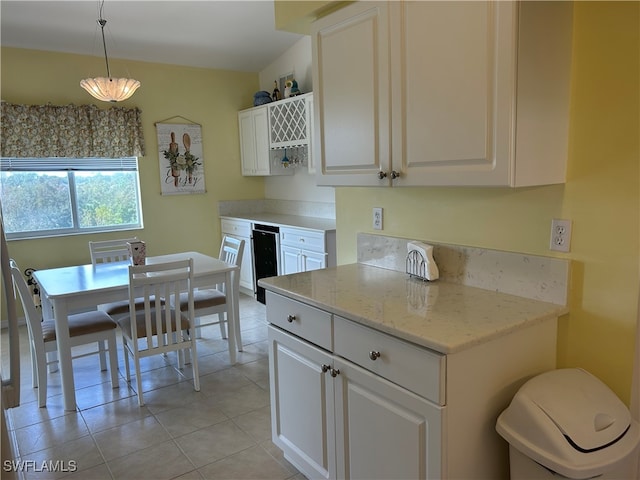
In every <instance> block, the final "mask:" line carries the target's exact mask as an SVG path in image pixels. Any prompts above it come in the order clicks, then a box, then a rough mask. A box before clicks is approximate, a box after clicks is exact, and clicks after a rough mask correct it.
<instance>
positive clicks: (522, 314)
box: [258, 264, 568, 354]
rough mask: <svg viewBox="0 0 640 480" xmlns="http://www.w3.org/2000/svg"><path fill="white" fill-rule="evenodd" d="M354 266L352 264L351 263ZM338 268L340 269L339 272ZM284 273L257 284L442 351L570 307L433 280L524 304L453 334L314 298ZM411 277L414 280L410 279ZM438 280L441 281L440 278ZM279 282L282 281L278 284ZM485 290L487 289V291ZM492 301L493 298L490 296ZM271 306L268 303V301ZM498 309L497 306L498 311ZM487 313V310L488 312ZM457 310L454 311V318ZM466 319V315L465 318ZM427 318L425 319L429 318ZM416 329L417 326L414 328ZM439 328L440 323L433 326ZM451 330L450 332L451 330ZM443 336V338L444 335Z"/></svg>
mask: <svg viewBox="0 0 640 480" xmlns="http://www.w3.org/2000/svg"><path fill="white" fill-rule="evenodd" d="M348 267H351V268H353V266H348ZM341 268H344V267H340V266H338V267H334V268H333V269H325V270H324V271H315V275H316V276H317V275H323V274H322V273H321V272H328V270H333V271H334V272H333V275H336V274H337V275H339V272H340V269H341ZM359 268H365V269H367V268H368V269H375V270H377V271H384V272H388V276H389V279H390V281H394V280H396V281H397V280H399V279H402V278H403V277H405V276H404V274H401V273H399V272H392V271H389V270H385V269H380V268H379V267H372V266H365V265H360V264H359ZM336 272H337V273H336ZM310 273H314V272H305V273H301V274H293V275H287V276H286V277H296V276H303V275H308V274H310ZM382 275H387V273H383V274H382ZM283 279H284V277H283V276H281V277H271V278H266V279H261V280H259V282H258V284H259V285H260V286H262V287H264V288H265V289H266V290H268V291H271V292H273V293H276V294H280V295H283V296H285V297H288V298H290V299H292V300H296V301H299V302H302V303H305V304H307V305H311V306H313V307H316V308H318V309H320V310H324V311H327V312H329V313H332V314H334V315H339V316H341V317H344V318H346V319H348V320H351V321H354V322H356V323H359V324H361V325H365V326H368V327H370V328H373V329H375V330H377V331H379V332H383V333H387V334H389V335H392V336H394V337H396V338H398V339H401V340H406V341H408V342H411V343H414V344H416V345H419V346H422V347H426V348H429V349H431V350H434V351H436V352H439V353H442V354H452V353H456V352H460V351H462V350H465V349H468V348H471V347H473V346H475V345H480V344H482V343H485V342H488V341H490V340H492V339H495V338H499V337H502V336H504V335H507V334H509V333H512V332H515V331H518V330H521V329H523V328H527V327H530V326H533V325H537V324H539V323H543V322H546V321H550V320H554V319H556V318H558V317H559V316H561V315H564V314H567V313H568V308H567V307H566V306H564V305H557V304H553V303H548V302H542V301H538V300H532V299H528V298H524V297H518V296H515V295H509V294H500V293H497V292H495V291H492V290H484V291H483V290H482V289H480V288H478V287H468V286H463V285H457V284H456V285H454V284H450V283H445V282H442V283H439V284H438V283H437V282H434V283H433V284H434V285H436V284H438V285H440V286H441V288H445V289H450V288H455V289H456V290H457V291H459V292H462V294H463V295H464V294H465V292H468V293H470V294H473V295H474V296H475V297H478V296H480V298H483V297H484V296H486V297H487V298H489V299H491V298H493V296H499V298H500V299H506V300H507V301H510V302H513V303H514V304H516V305H517V304H522V305H523V306H524V307H523V308H521V309H520V310H518V313H515V314H513V318H511V317H510V320H509V321H503V322H501V323H500V324H499V325H498V326H497V327H496V326H495V325H494V326H492V325H491V324H490V322H487V327H486V329H484V327H481V328H480V329H478V328H475V325H474V331H472V332H469V333H467V332H462V333H456V334H454V335H450V334H448V335H444V336H441V335H439V334H438V333H435V334H431V333H429V331H428V328H426V327H421V329H422V330H423V331H421V332H412V331H409V330H407V329H402V328H396V327H394V326H393V325H389V324H386V323H385V320H386V317H385V318H383V319H382V321H378V320H375V319H372V318H370V317H369V316H365V315H363V314H362V313H359V312H358V310H359V309H358V308H349V309H346V308H341V307H340V306H339V305H337V304H336V303H334V302H331V301H320V300H318V299H317V298H314V297H313V296H312V295H306V294H302V293H300V292H298V291H296V290H295V289H290V288H287V287H286V286H283V284H284V283H286V282H285V281H283ZM409 281H411V280H409ZM416 281H417V282H420V281H419V280H416ZM438 282H439V281H438ZM278 283H280V284H278ZM485 292H486V293H485ZM490 301H491V300H490ZM267 307H268V304H267ZM495 308H496V309H500V308H501V307H500V305H496V307H495ZM497 311H498V310H496V312H497ZM485 313H486V312H485ZM455 316H456V315H455V314H452V318H455ZM414 320H415V319H414ZM465 320H466V319H465ZM427 321H428V320H425V322H427ZM482 322H483V320H482V319H478V323H482ZM414 330H415V329H414ZM434 330H436V332H437V327H436V328H435V329H434ZM449 333H450V332H449ZM441 337H442V338H441Z"/></svg>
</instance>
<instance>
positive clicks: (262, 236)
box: [251, 223, 280, 303]
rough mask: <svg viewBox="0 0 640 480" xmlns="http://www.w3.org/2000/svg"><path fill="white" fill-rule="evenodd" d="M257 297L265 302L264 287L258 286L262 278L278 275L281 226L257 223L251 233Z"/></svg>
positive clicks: (261, 301)
mask: <svg viewBox="0 0 640 480" xmlns="http://www.w3.org/2000/svg"><path fill="white" fill-rule="evenodd" d="M251 241H252V243H253V266H254V278H255V282H256V285H255V287H256V288H255V291H256V299H257V300H258V301H259V302H260V303H265V293H264V288H262V287H259V286H258V280H260V279H261V278H267V277H275V276H276V275H278V258H279V257H280V227H276V226H273V225H261V224H259V223H255V224H254V225H253V232H252V235H251Z"/></svg>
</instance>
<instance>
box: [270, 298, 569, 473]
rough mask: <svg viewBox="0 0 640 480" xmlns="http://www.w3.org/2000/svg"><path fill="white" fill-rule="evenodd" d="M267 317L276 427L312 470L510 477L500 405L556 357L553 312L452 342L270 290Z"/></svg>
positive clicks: (285, 445)
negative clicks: (394, 331) (435, 341)
mask: <svg viewBox="0 0 640 480" xmlns="http://www.w3.org/2000/svg"><path fill="white" fill-rule="evenodd" d="M267 319H268V320H269V322H270V324H271V325H270V326H269V329H268V330H269V375H270V394H271V424H272V439H273V442H274V443H275V444H276V445H277V446H278V447H279V448H280V449H282V451H283V452H284V455H285V458H287V459H288V460H289V461H290V462H291V463H292V464H293V465H295V466H296V467H297V468H298V469H299V470H300V471H301V472H302V473H303V474H304V475H305V476H307V477H308V478H312V479H315V478H326V479H367V480H370V479H390V478H393V479H399V478H410V479H436V478H452V479H458V478H460V479H469V478H473V479H478V478H486V479H492V480H494V479H500V478H505V479H506V478H508V477H509V462H508V445H507V444H506V442H504V441H503V440H502V439H501V438H500V437H499V436H498V434H497V433H496V431H495V422H496V420H497V417H498V415H499V414H500V413H501V412H502V410H504V409H505V408H506V407H507V406H508V405H509V402H510V400H511V398H512V397H513V395H514V394H515V393H516V392H517V390H518V388H519V387H520V386H521V385H522V384H523V383H524V382H525V381H526V380H528V379H529V378H531V377H532V376H534V375H537V374H539V373H541V372H544V371H547V370H551V369H553V368H555V358H556V354H555V348H556V347H555V344H556V324H557V319H556V318H555V317H554V318H549V319H547V320H541V321H538V322H535V323H533V324H531V325H528V326H526V327H523V328H519V329H516V330H514V331H512V332H509V333H507V334H504V335H501V336H498V337H493V338H491V339H490V340H487V341H485V342H481V343H478V344H474V345H472V346H470V347H469V348H466V349H463V350H461V351H456V352H454V353H448V354H443V353H439V352H436V351H434V350H431V349H429V348H425V347H423V346H420V345H416V344H414V343H411V342H407V341H405V340H402V339H399V338H397V337H395V336H393V335H390V334H388V333H382V332H379V331H377V330H375V329H373V328H370V327H368V326H364V325H361V324H359V323H356V322H352V321H350V320H348V319H346V318H342V317H339V316H337V315H333V314H331V313H329V312H327V311H324V310H320V309H317V308H315V307H312V306H310V305H307V304H304V303H300V302H297V301H294V300H291V299H289V298H287V297H285V296H282V295H277V294H274V293H272V292H267ZM318 345H322V346H318ZM365 346H366V347H365ZM365 350H366V351H365Z"/></svg>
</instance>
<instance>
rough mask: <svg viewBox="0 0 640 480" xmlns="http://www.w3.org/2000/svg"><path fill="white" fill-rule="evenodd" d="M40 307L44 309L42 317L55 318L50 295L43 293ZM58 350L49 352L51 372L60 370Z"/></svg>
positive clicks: (48, 359) (48, 358)
mask: <svg viewBox="0 0 640 480" xmlns="http://www.w3.org/2000/svg"><path fill="white" fill-rule="evenodd" d="M40 308H41V309H42V318H43V319H44V320H53V319H54V316H53V305H51V302H50V301H49V297H47V296H46V295H42V298H41V304H40ZM57 360H58V352H49V353H47V362H51V363H49V373H55V372H57V371H58V361H57Z"/></svg>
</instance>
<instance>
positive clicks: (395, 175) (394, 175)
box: [391, 170, 400, 180]
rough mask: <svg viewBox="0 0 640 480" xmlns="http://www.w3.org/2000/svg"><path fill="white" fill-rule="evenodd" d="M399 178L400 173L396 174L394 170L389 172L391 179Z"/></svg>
mask: <svg viewBox="0 0 640 480" xmlns="http://www.w3.org/2000/svg"><path fill="white" fill-rule="evenodd" d="M399 176H400V172H396V171H395V170H391V179H392V180H393V179H396V178H398V177H399Z"/></svg>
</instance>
